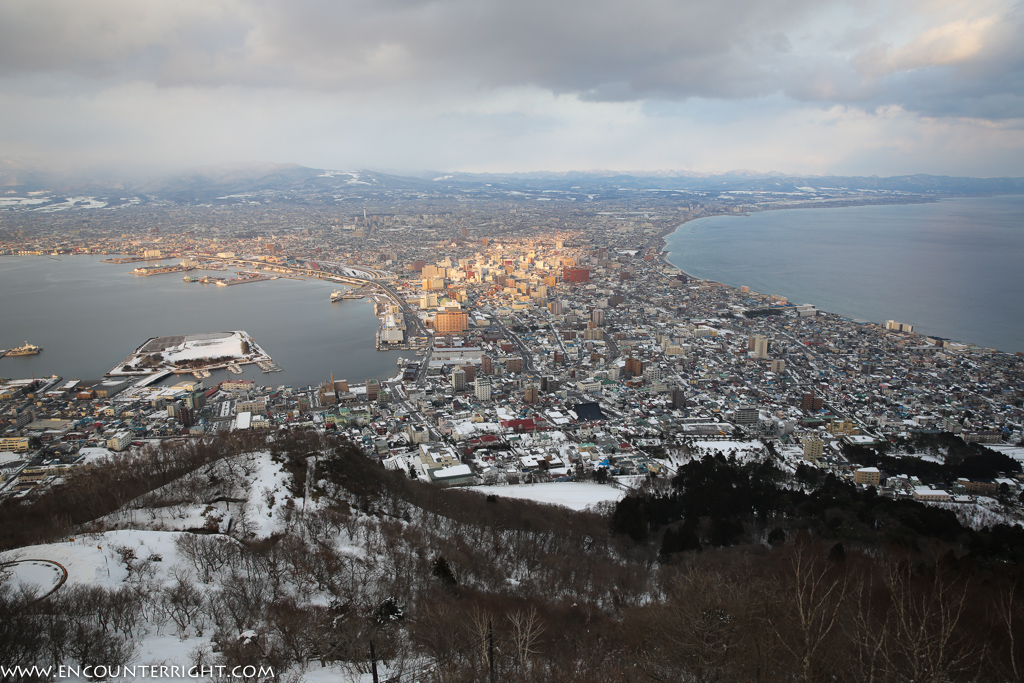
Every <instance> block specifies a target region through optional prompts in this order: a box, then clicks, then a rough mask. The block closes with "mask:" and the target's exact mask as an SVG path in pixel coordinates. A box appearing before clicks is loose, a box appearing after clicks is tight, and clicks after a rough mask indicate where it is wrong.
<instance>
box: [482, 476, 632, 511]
mask: <svg viewBox="0 0 1024 683" xmlns="http://www.w3.org/2000/svg"><path fill="white" fill-rule="evenodd" d="M469 490H470V491H476V492H478V493H483V494H484V495H491V494H493V495H496V496H504V497H505V498H519V499H522V500H533V501H536V502H538V503H550V504H552V505H562V506H565V507H567V508H571V509H573V510H585V509H587V508H588V507H590V506H591V505H596V504H597V503H603V502H605V501H613V502H614V501H617V500H619V499H620V498H622V497H623V496H624V495H625V493H626V492H625V491H623V490H622V489H618V488H615V487H614V486H605V485H602V484H593V483H590V482H574V481H558V482H551V483H545V484H517V485H512V486H474V487H472V488H471V489H469Z"/></svg>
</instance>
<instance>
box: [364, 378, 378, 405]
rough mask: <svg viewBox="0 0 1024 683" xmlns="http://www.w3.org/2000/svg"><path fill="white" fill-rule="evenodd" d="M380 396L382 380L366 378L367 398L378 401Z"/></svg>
mask: <svg viewBox="0 0 1024 683" xmlns="http://www.w3.org/2000/svg"><path fill="white" fill-rule="evenodd" d="M379 396H380V380H379V379H368V380H366V400H367V401H376V400H377V398H378V397H379Z"/></svg>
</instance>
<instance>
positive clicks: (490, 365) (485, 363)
mask: <svg viewBox="0 0 1024 683" xmlns="http://www.w3.org/2000/svg"><path fill="white" fill-rule="evenodd" d="M480 373H481V374H484V375H492V374H494V361H493V360H491V357H490V356H487V355H484V356H481V357H480Z"/></svg>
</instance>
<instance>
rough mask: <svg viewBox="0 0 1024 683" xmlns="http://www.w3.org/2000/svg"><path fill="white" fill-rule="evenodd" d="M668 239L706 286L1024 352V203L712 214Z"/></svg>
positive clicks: (675, 259)
mask: <svg viewBox="0 0 1024 683" xmlns="http://www.w3.org/2000/svg"><path fill="white" fill-rule="evenodd" d="M666 242H667V246H666V249H667V250H668V251H669V252H670V254H669V261H670V262H671V263H672V264H673V265H675V266H677V267H679V268H681V269H682V270H683V271H685V272H687V273H690V274H691V275H695V276H697V277H700V278H706V279H711V280H717V281H719V282H723V283H725V284H728V285H732V286H736V287H739V286H742V285H748V286H749V287H750V288H751V289H752V290H754V291H757V292H761V293H764V294H779V295H782V296H786V297H788V298H789V301H790V302H791V303H798V304H802V303H811V304H815V305H816V306H817V307H818V308H819V309H821V310H826V311H830V312H833V313H837V314H839V315H843V316H847V317H850V318H855V319H860V320H870V321H875V322H884V321H886V320H889V319H892V320H897V321H899V322H903V323H910V324H912V325H913V326H914V331H915V332H921V333H924V334H929V335H937V336H940V337H946V338H949V339H956V340H960V341H965V342H968V343H972V344H977V345H979V346H985V347H991V348H996V349H999V350H1001V351H1009V352H1018V351H1024V196H1016V195H1015V196H1003V197H970V198H957V199H946V200H942V201H939V202H935V203H928V204H899V205H885V206H858V207H844V208H829V209H791V210H782V211H762V212H757V213H753V214H751V215H749V216H714V217H710V218H702V219H699V220H696V221H691V222H689V223H685V224H684V225H682V226H680V227H679V229H677V230H676V231H675V232H674V233H672V235H670V236H669V237H668V238H667V240H666Z"/></svg>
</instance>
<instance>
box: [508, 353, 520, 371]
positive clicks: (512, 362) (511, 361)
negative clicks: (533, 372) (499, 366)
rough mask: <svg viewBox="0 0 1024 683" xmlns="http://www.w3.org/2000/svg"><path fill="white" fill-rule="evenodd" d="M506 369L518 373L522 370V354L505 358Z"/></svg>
mask: <svg viewBox="0 0 1024 683" xmlns="http://www.w3.org/2000/svg"><path fill="white" fill-rule="evenodd" d="M505 371H506V372H516V373H519V372H522V371H523V359H522V358H521V357H520V356H509V357H508V358H506V359H505Z"/></svg>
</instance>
